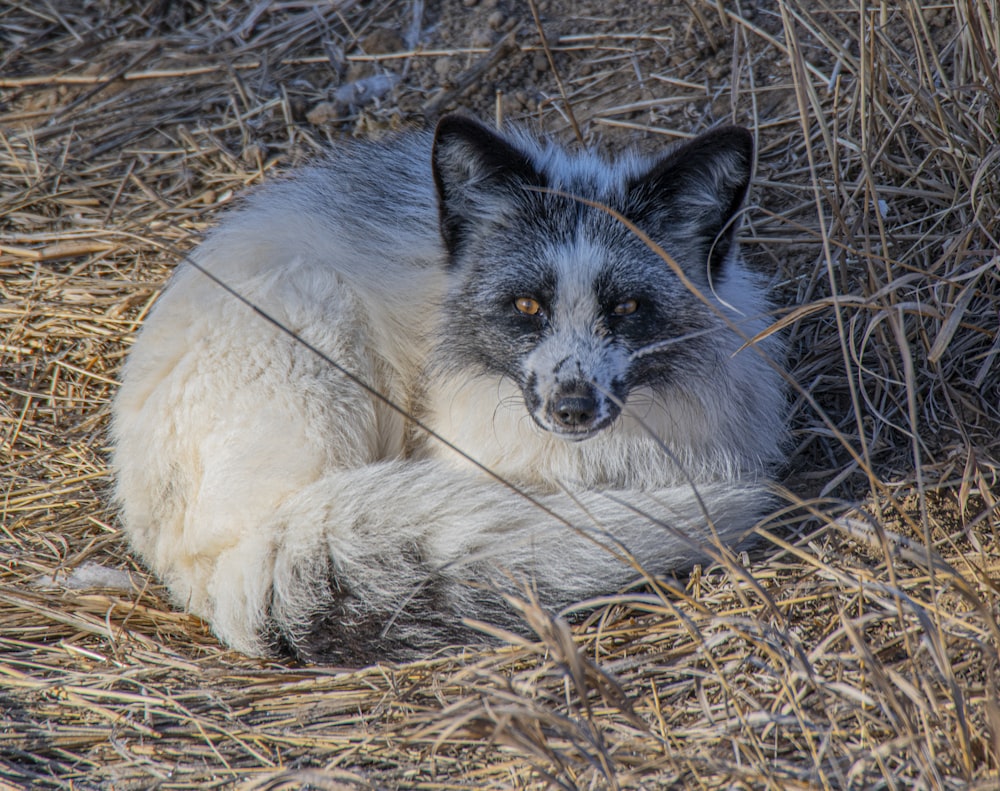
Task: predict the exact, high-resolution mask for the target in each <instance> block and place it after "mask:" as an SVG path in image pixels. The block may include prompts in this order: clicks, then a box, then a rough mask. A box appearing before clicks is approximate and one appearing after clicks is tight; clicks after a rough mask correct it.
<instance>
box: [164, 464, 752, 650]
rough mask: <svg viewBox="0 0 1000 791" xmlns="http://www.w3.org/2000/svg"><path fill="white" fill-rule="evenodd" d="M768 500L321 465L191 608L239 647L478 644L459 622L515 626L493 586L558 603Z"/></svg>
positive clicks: (730, 488) (665, 557) (660, 566)
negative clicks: (579, 488)
mask: <svg viewBox="0 0 1000 791" xmlns="http://www.w3.org/2000/svg"><path fill="white" fill-rule="evenodd" d="M696 491H697V494H696V493H695V492H696ZM768 499H769V495H768V492H767V491H766V489H764V488H763V487H762V486H759V485H755V484H751V483H747V484H739V483H733V482H732V481H729V482H725V483H707V484H702V485H699V486H698V487H697V490H694V489H692V488H685V487H678V488H669V489H662V490H654V491H638V490H619V491H615V492H613V493H610V494H605V493H598V492H583V493H579V494H575V493H574V494H568V493H554V494H546V495H543V496H541V497H539V498H537V501H536V502H532V501H530V500H529V499H527V498H525V497H524V496H521V495H520V494H517V493H515V492H513V491H511V490H510V489H508V488H506V487H505V486H503V485H502V484H500V483H497V482H493V481H489V480H480V479H476V478H473V477H471V476H469V475H468V474H464V473H462V472H461V471H457V470H454V469H453V468H451V467H449V466H446V465H444V464H442V463H440V462H435V461H427V462H386V463H380V464H375V465H368V466H365V467H362V468H359V469H354V470H344V471H336V472H330V473H328V474H326V475H324V476H323V477H321V478H319V479H318V480H315V481H314V482H313V483H311V484H310V485H309V486H307V487H305V488H304V489H302V490H301V491H299V492H297V493H296V494H294V495H293V496H292V497H290V498H289V499H288V500H286V501H285V502H284V503H283V504H282V505H281V507H280V508H278V509H276V510H275V511H274V512H273V513H270V514H260V518H261V522H260V524H259V525H257V526H255V527H254V528H253V529H251V530H245V531H243V535H244V537H243V538H242V539H241V540H239V541H237V542H236V543H233V544H232V545H231V546H229V547H226V548H225V549H223V550H221V551H219V552H218V554H217V556H216V557H215V558H214V562H213V563H212V564H211V569H210V571H207V573H208V575H209V577H208V578H207V579H204V580H199V581H194V585H196V586H199V585H204V586H205V589H206V590H205V594H206V595H205V597H204V599H203V608H202V609H203V612H202V613H201V614H202V615H203V616H204V617H206V618H207V619H208V620H209V621H210V622H211V623H212V625H213V627H214V629H215V631H216V632H217V633H218V635H219V636H220V637H221V638H222V639H223V640H224V641H225V642H227V643H229V644H230V645H232V646H234V647H236V648H239V649H241V650H243V651H245V652H248V653H273V652H280V653H291V654H293V655H295V656H297V657H299V658H301V659H304V660H307V661H313V662H326V663H333V664H358V663H369V662H373V661H377V660H387V659H388V660H392V659H406V658H412V657H414V656H418V655H421V654H426V653H427V652H428V651H430V650H432V649H434V648H438V647H440V646H442V645H448V644H456V643H460V642H475V641H476V637H475V636H474V635H473V634H471V633H470V631H469V629H468V628H467V627H466V626H464V625H463V619H473V620H480V621H486V622H489V623H493V624H497V625H499V626H503V627H505V628H512V627H513V628H517V627H516V623H517V620H516V618H515V616H514V614H513V612H512V611H511V609H510V608H509V606H508V605H507V604H506V602H505V600H504V596H503V594H504V593H517V592H518V590H521V591H523V590H524V589H525V586H530V588H531V589H532V590H533V591H534V595H536V596H537V598H538V601H539V602H540V603H541V604H543V605H544V606H547V607H550V608H560V607H563V606H566V605H569V604H571V603H574V602H577V601H580V600H583V599H586V598H588V597H592V596H596V595H599V594H603V593H608V592H612V591H615V590H619V589H621V588H623V587H625V586H627V585H628V584H629V583H631V582H633V581H634V580H636V579H637V578H639V577H640V575H641V574H643V573H650V574H656V573H663V572H667V571H670V570H672V569H677V568H683V567H684V566H687V565H690V564H691V563H692V562H694V561H696V560H698V559H702V558H704V557H706V555H711V553H712V548H713V547H719V546H720V543H719V542H722V543H732V542H733V541H736V540H738V539H739V538H740V537H741V535H742V534H743V533H745V532H746V531H748V530H749V529H750V528H751V527H752V525H753V523H754V522H755V520H756V518H757V515H758V514H760V513H761V512H762V510H763V509H764V508H765V507H766V505H767V502H768ZM205 571H206V569H205V568H204V567H202V573H205ZM161 573H164V574H165V576H166V577H167V578H168V579H170V577H171V573H170V570H163V571H162V572H161ZM479 639H482V638H481V636H480V638H479Z"/></svg>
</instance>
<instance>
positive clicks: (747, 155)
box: [705, 126, 754, 163]
mask: <svg viewBox="0 0 1000 791" xmlns="http://www.w3.org/2000/svg"><path fill="white" fill-rule="evenodd" d="M705 137H706V138H708V139H709V140H710V141H711V143H712V144H713V145H715V146H718V147H719V148H723V149H729V150H730V151H733V152H734V153H736V154H738V155H739V156H740V157H741V158H742V159H745V160H746V161H747V162H748V163H749V162H750V161H752V160H753V152H754V142H753V132H751V131H750V130H749V129H747V128H746V127H745V126H721V127H719V128H718V129H713V130H712V131H711V132H708V133H706V135H705Z"/></svg>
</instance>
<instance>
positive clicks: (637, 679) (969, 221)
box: [0, 0, 1000, 789]
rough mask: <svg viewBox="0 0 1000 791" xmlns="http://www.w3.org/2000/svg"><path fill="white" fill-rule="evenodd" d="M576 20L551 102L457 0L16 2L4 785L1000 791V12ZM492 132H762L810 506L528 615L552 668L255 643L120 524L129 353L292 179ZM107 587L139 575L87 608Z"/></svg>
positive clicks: (523, 32)
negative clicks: (502, 126)
mask: <svg viewBox="0 0 1000 791" xmlns="http://www.w3.org/2000/svg"><path fill="white" fill-rule="evenodd" d="M559 5H560V4H559V3H557V2H550V3H548V4H546V3H539V6H540V12H541V15H542V24H543V25H552V27H551V28H546V34H547V37H548V38H547V42H548V45H549V49H550V54H551V62H552V63H554V64H555V67H556V69H557V70H558V71H559V74H560V77H561V83H562V84H561V86H560V85H559V84H558V83H557V82H556V81H555V79H554V77H553V74H552V72H551V66H550V63H549V57H548V56H547V55H546V53H545V52H544V48H543V47H542V46H541V43H540V39H539V36H538V32H537V29H536V27H535V24H534V20H533V17H532V14H531V10H530V8H529V6H527V5H523V6H522V4H515V3H513V2H511V3H510V4H508V13H507V14H506V16H505V17H504V19H501V20H499V22H498V23H497V27H498V30H497V31H496V33H495V35H494V38H493V40H492V41H479V42H478V43H476V42H473V45H470V44H469V39H468V38H467V37H465V35H464V34H465V33H468V32H469V31H468V29H466V30H462V29H461V25H460V24H459V22H460V20H462V19H478V20H480V21H482V20H485V19H486V17H487V15H488V13H487V10H482V9H478V10H473V11H468V10H464V8H463V6H462V5H461V4H460V3H459V2H457V1H456V2H454V3H435V2H428V3H427V4H426V7H425V6H424V4H423V3H418V2H412V3H388V2H387V3H352V2H341V3H339V4H337V3H316V4H311V3H267V2H265V3H250V2H241V1H240V0H229V2H222V3H216V4H211V3H208V4H202V3H200V2H197V0H190V2H154V1H153V0H145V1H144V0H134V2H128V1H126V0H119V1H118V2H113V1H112V0H101V1H100V2H95V3H90V4H81V3H71V2H63V1H62V0H50V1H47V2H44V3H35V2H29V1H27V0H22V1H20V2H8V3H5V4H3V5H0V47H2V49H0V90H2V92H3V93H2V99H0V170H2V173H3V176H2V179H0V278H2V280H0V296H2V303H0V443H2V444H0V470H2V477H0V484H2V494H0V496H2V501H0V509H2V510H0V514H2V533H0V559H2V561H3V567H2V570H0V574H2V577H0V777H2V778H4V779H3V780H0V788H7V787H8V786H13V787H25V788H27V787H32V788H61V787H65V788H69V787H72V788H109V789H110V788H114V789H131V788H151V787H158V788H214V787H233V788H240V789H250V788H258V789H264V788H267V789H280V788H296V787H309V788H329V789H333V788H338V789H341V788H342V789H353V788H372V787H379V788H383V787H401V788H425V789H444V788H458V787H461V788H511V787H517V788H521V787H524V788H544V787H549V786H552V787H560V788H568V789H572V788H639V787H643V788H654V787H656V788H658V787H692V788H718V787H730V788H859V789H860V788H887V789H890V788H891V789H895V788H909V787H917V788H935V789H939V788H940V789H947V788H983V789H985V788H996V787H997V786H998V785H1000V703H998V701H1000V678H998V672H1000V666H998V659H1000V657H998V648H1000V631H998V620H1000V619H998V611H1000V589H998V580H1000V530H998V523H1000V516H998V506H997V502H998V496H1000V495H998V473H1000V470H998V464H1000V461H998V460H1000V359H998V357H1000V330H998V324H1000V258H998V250H1000V246H998V241H997V235H998V234H1000V224H998V223H997V218H998V216H1000V145H998V143H997V140H998V137H1000V61H998V56H997V53H998V52H1000V33H998V19H1000V5H998V2H997V0H978V2H977V1H976V0H942V2H939V3H937V4H934V5H928V4H920V3H917V2H915V0H904V2H902V3H899V4H891V5H890V4H888V3H884V2H883V3H878V2H876V3H874V4H872V3H869V4H859V3H857V2H856V0H843V2H839V3H836V4H832V3H828V2H827V1H826V0H814V1H813V2H809V1H807V0H783V1H781V2H777V3H771V2H761V3H759V4H751V3H747V2H742V3H741V2H732V3H730V2H718V3H716V2H708V1H707V0H706V1H705V2H700V1H699V0H688V2H687V3H686V5H685V6H683V7H681V6H677V7H674V6H670V7H664V8H661V9H654V11H655V13H649V12H646V13H647V18H646V19H642V18H640V17H641V14H642V13H643V12H641V11H637V12H636V13H635V14H632V15H629V14H628V13H625V12H622V13H621V14H617V13H616V14H615V15H614V18H603V17H602V16H601V14H600V13H597V12H595V13H591V14H584V13H583V12H580V13H579V14H578V15H577V16H572V17H565V18H563V20H562V22H558V18H559V15H558V13H557V12H558V6H559ZM741 5H742V6H743V7H742V9H741ZM922 5H924V6H926V8H923V9H922V8H921V6H922ZM442 6H445V7H446V8H447V13H446V14H442V15H441V19H440V20H438V21H439V22H440V24H439V25H438V27H437V28H435V32H433V33H432V34H427V37H426V40H424V39H421V40H420V46H421V47H422V48H423V49H422V50H418V51H413V50H412V47H413V45H414V44H415V43H417V38H416V37H415V36H413V35H412V33H413V31H419V30H420V27H421V25H423V26H424V27H425V28H427V27H429V26H430V24H431V23H432V22H434V21H435V17H436V16H437V15H439V14H441V7H442ZM624 6H625V4H623V7H624ZM595 7H597V6H595ZM462 14H465V15H466V16H464V17H463V16H462ZM546 15H547V16H546ZM415 17H416V18H417V24H416V25H415V24H414V18H415ZM456 20H458V21H456ZM484 24H485V23H484ZM386 29H392V30H397V31H399V35H398V36H396V37H395V38H391V37H390V38H389V39H386V36H385V35H384V32H385V30H386ZM379 31H382V32H379ZM379 36H381V40H382V41H383V42H385V41H386V40H388V41H389V42H390V44H391V46H388V47H386V46H385V45H384V43H383V45H381V46H380V45H379V40H380V39H379ZM359 41H360V42H361V46H360V48H359V44H358V42H359ZM493 41H499V42H500V43H498V44H496V46H493ZM429 50H431V51H429ZM387 52H388V56H387ZM345 53H346V54H345ZM366 53H367V54H366ZM440 64H443V65H440ZM388 73H391V74H394V75H397V76H398V77H399V79H398V81H395V78H387V77H386V74H388ZM442 75H444V76H442ZM373 76H374V77H376V78H377V79H376V81H375V83H368V84H369V85H372V84H374V85H375V86H376V87H378V85H379V84H381V85H382V86H383V87H385V88H386V89H387V90H386V92H385V93H384V94H383V95H381V96H376V97H374V98H373V99H372V100H371V101H369V102H368V103H367V104H366V105H365V106H364V107H362V108H361V109H357V108H352V107H349V106H345V104H344V103H341V104H340V105H338V104H337V102H336V101H332V100H331V96H332V95H333V93H334V92H335V91H336V90H337V89H338V86H340V85H341V84H342V83H343V82H344V81H351V80H354V79H357V78H363V77H373ZM379 80H381V83H379ZM441 82H444V83H445V87H444V88H443V90H441V91H436V90H435V86H436V85H437V84H438V83H441ZM494 84H496V85H498V86H499V87H500V88H502V89H503V91H504V95H503V96H502V97H500V99H499V100H497V99H496V97H495V96H494V93H493V90H492V85H494ZM525 86H528V87H527V88H526V87H525ZM560 89H561V90H560ZM342 96H343V94H342ZM334 98H335V97H334ZM494 105H496V106H499V107H501V108H502V109H503V110H504V112H505V113H506V115H507V116H508V117H517V116H521V115H532V116H534V117H535V118H537V119H538V120H539V121H540V123H541V124H542V125H543V126H544V127H545V128H547V129H549V130H550V131H552V132H554V133H556V134H562V135H565V136H567V138H568V137H569V130H570V128H571V127H572V126H573V123H577V124H578V125H579V128H580V130H581V135H582V136H584V137H586V138H588V139H590V138H592V137H594V136H595V135H596V136H599V137H603V138H604V139H606V140H607V141H609V143H610V144H611V145H617V144H620V143H623V142H626V141H628V140H631V139H635V138H638V139H641V140H645V141H647V142H655V141H656V140H662V139H663V138H664V137H672V136H675V135H679V134H685V133H687V132H690V131H692V130H694V129H696V128H697V127H698V126H699V125H703V124H704V123H706V122H709V121H711V120H715V119H719V118H726V117H732V118H734V119H735V120H737V121H741V122H745V123H753V124H755V125H756V127H757V129H758V130H759V134H760V140H761V153H760V164H759V169H758V174H757V181H756V191H755V202H756V204H757V205H756V207H755V208H754V209H753V210H752V211H751V212H750V213H749V216H748V221H749V223H748V227H747V236H748V237H749V238H750V240H751V244H750V245H748V249H749V250H750V251H751V252H753V254H754V256H755V259H756V261H757V262H758V264H759V266H760V267H761V268H762V269H764V270H768V271H772V272H774V274H775V282H776V290H777V292H778V293H779V294H780V295H782V297H783V298H786V301H787V304H792V305H795V306H796V307H795V308H794V309H791V310H790V311H786V312H784V313H783V314H782V315H783V316H785V317H786V321H787V323H788V334H789V337H790V340H791V346H792V350H793V355H792V356H793V363H794V377H795V379H796V381H797V382H798V383H799V384H798V387H797V389H796V392H795V395H794V402H795V422H794V428H795V441H796V447H795V449H794V455H793V462H792V466H791V470H792V471H793V472H794V475H792V476H790V477H789V479H788V480H787V481H786V482H785V485H786V487H787V497H788V501H789V507H788V508H787V509H786V510H785V511H784V512H782V513H778V514H775V515H774V517H773V518H772V519H771V520H770V521H769V522H768V523H767V524H765V525H764V526H763V527H762V529H761V532H762V534H763V535H765V536H767V537H768V539H769V540H768V541H766V542H765V548H764V549H763V550H762V551H761V552H759V553H757V554H755V555H754V556H753V557H752V558H748V557H738V558H733V559H731V560H730V561H728V562H727V563H725V564H723V565H722V566H717V567H713V568H711V569H705V570H702V569H696V570H695V572H694V573H693V574H692V575H691V577H690V578H689V579H687V580H685V581H683V583H681V584H678V585H677V586H676V587H670V588H667V587H665V588H663V589H653V590H649V591H647V593H645V594H643V595H642V596H639V597H634V596H633V597H629V598H628V599H621V600H609V601H607V602H605V603H604V604H603V605H602V606H601V607H599V608H597V609H596V610H595V611H594V612H593V613H592V614H591V615H590V616H588V619H587V621H586V622H585V623H583V624H581V625H580V626H579V627H575V628H574V630H573V632H572V633H571V632H570V631H569V630H568V628H567V627H566V626H565V624H563V623H562V622H561V621H553V620H550V619H549V618H547V617H546V616H544V615H543V614H542V613H540V612H539V611H538V610H537V609H536V608H534V607H532V606H530V604H526V605H525V617H526V618H527V619H528V621H529V622H530V623H531V624H532V625H533V627H534V628H535V629H536V631H537V633H538V635H539V639H538V641H537V642H530V643H529V642H524V643H515V644H512V645H511V646H510V647H506V648H498V649H492V650H475V651H472V650H469V651H466V652H463V653H460V654H451V655H447V656H442V657H437V658H431V659H428V660H427V661H424V662H418V663H415V664H413V665H408V666H402V667H377V668H373V669H368V670H364V671H359V672H350V673H346V672H341V673H338V672H336V671H335V670H333V669H320V668H291V667H284V666H279V665H274V664H265V663H261V662H256V661H252V660H248V659H246V658H244V657H241V656H238V655H235V654H232V653H227V652H224V651H222V650H221V649H220V648H219V646H218V645H217V643H215V641H214V640H213V639H212V637H211V635H210V634H208V632H207V630H206V629H205V628H204V626H203V625H202V624H200V623H199V622H197V621H196V620H195V619H193V618H191V617H189V616H185V615H183V614H178V613H176V612H174V611H172V610H171V609H170V608H169V606H168V605H167V604H166V602H165V599H164V598H163V595H162V593H163V591H162V590H161V589H160V588H159V587H158V586H157V584H156V583H155V581H153V580H151V579H150V578H149V577H148V576H147V575H146V574H145V573H144V572H143V571H142V570H141V569H139V568H137V567H136V566H135V565H134V563H133V561H132V560H131V559H130V558H129V556H128V554H127V552H126V551H125V549H124V547H123V544H122V542H121V540H120V537H119V535H118V532H117V530H116V528H115V524H114V517H113V515H112V514H111V513H109V511H108V509H107V507H106V505H105V498H104V494H105V492H106V489H107V487H108V484H109V480H108V475H107V472H106V469H105V464H104V458H105V453H106V447H105V444H104V443H105V439H104V430H105V424H106V418H107V409H106V406H107V402H108V399H109V397H110V396H111V394H112V392H113V390H114V380H115V375H116V370H117V367H118V364H119V362H120V361H121V358H122V356H123V354H124V351H125V349H126V348H127V347H128V344H129V342H130V339H131V337H132V335H133V333H134V331H135V330H136V328H137V326H138V325H139V324H140V323H141V320H142V317H143V315H144V314H145V311H146V310H147V308H148V307H149V305H150V303H151V302H152V300H153V299H154V297H155V295H156V293H157V290H158V289H159V287H160V286H161V285H162V283H163V282H164V280H165V278H166V276H167V274H168V271H169V269H170V267H171V266H172V265H173V263H175V262H176V260H177V258H178V255H179V252H178V251H182V250H184V249H187V248H189V247H190V245H191V244H193V243H194V242H195V241H196V240H197V238H198V236H199V235H200V234H201V233H202V231H203V230H204V228H205V227H206V225H207V224H208V223H209V222H210V221H211V220H212V218H213V217H214V216H215V213H216V209H217V208H218V207H219V206H220V205H221V204H223V203H225V202H226V200H227V199H228V198H229V196H231V195H232V194H233V193H234V192H236V191H238V190H240V189H242V188H243V187H244V186H246V185H248V184H251V183H255V182H257V181H259V180H260V179H261V178H262V177H263V176H264V174H265V173H266V172H267V171H268V170H271V169H272V167H273V166H275V165H280V166H281V167H284V166H286V165H288V164H291V163H293V162H296V161H299V160H301V159H302V158H304V157H306V156H308V155H310V154H311V153H313V152H314V151H315V150H316V149H317V148H318V147H319V146H320V145H321V143H322V141H323V139H324V138H325V137H328V136H334V137H335V136H336V135H339V134H342V133H345V132H348V133H349V132H352V131H356V132H359V133H368V132H376V131H378V130H380V129H385V128H390V127H393V126H396V125H398V124H400V123H409V122H420V121H421V120H422V116H423V115H424V114H425V113H427V114H433V113H435V112H437V111H439V110H442V109H449V108H451V107H455V106H469V107H472V108H473V109H475V110H476V111H478V112H480V113H482V114H487V113H490V112H491V111H492V109H493V107H494ZM567 107H570V108H572V113H569V112H568V111H567ZM307 116H308V118H309V120H307ZM310 120H311V121H315V122H316V123H310ZM571 122H573V123H571ZM98 566H99V567H103V568H105V569H118V570H126V571H127V572H128V573H129V575H130V580H131V582H130V583H129V584H124V585H123V584H121V578H120V577H119V578H108V582H109V583H111V584H112V587H110V588H104V589H100V588H95V587H94V586H93V585H89V586H88V585H84V586H83V587H75V586H74V585H72V584H69V583H71V582H73V581H75V580H78V579H79V577H73V576H70V575H71V572H73V571H74V570H79V569H81V568H83V569H93V568H95V567H98ZM77 573H78V574H79V571H77Z"/></svg>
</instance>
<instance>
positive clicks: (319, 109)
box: [306, 102, 338, 126]
mask: <svg viewBox="0 0 1000 791" xmlns="http://www.w3.org/2000/svg"><path fill="white" fill-rule="evenodd" d="M337 117H338V113H337V107H336V106H335V105H334V104H333V103H332V102H320V103H319V104H317V105H316V106H315V107H313V108H312V109H311V110H310V111H309V112H308V113H306V120H307V121H308V122H309V123H311V124H312V125H313V126H322V125H323V124H325V123H329V122H330V121H334V120H336V119H337Z"/></svg>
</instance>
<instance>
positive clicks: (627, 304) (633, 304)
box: [614, 299, 639, 316]
mask: <svg viewBox="0 0 1000 791" xmlns="http://www.w3.org/2000/svg"><path fill="white" fill-rule="evenodd" d="M638 309H639V302H638V300H634V299H626V300H625V301H623V302H619V303H618V304H617V305H615V310H614V314H615V315H616V316H630V315H631V314H633V313H635V312H636V311H637V310H638Z"/></svg>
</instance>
